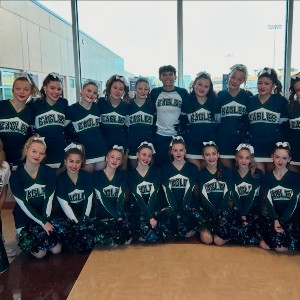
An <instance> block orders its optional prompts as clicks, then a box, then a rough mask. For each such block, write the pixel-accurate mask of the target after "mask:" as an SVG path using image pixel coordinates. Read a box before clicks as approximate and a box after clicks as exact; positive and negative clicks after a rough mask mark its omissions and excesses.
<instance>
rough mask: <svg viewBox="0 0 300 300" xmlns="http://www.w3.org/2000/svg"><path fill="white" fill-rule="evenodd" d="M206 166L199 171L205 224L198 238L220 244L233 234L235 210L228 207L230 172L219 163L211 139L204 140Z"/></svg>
mask: <svg viewBox="0 0 300 300" xmlns="http://www.w3.org/2000/svg"><path fill="white" fill-rule="evenodd" d="M203 144H204V147H203V159H204V161H205V163H206V167H205V168H204V169H202V170H201V171H200V172H199V193H200V201H201V205H202V207H203V209H204V213H205V220H204V222H205V228H204V229H202V230H200V239H201V241H202V242H203V243H205V244H211V243H213V242H214V243H215V244H217V245H219V246H220V245H223V244H225V243H226V242H227V241H228V240H230V239H232V238H233V235H232V230H234V228H235V225H236V224H234V223H235V221H236V220H237V214H236V215H235V214H234V212H235V211H234V210H232V209H230V196H231V191H232V183H233V181H232V172H231V170H230V169H228V168H226V167H223V166H222V165H221V163H220V154H219V151H218V148H217V146H216V144H215V143H214V142H213V141H209V142H204V143H203Z"/></svg>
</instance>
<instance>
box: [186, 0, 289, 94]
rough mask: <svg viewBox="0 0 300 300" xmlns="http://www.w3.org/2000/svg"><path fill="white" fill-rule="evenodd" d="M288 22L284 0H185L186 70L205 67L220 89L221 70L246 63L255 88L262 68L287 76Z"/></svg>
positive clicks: (193, 74)
mask: <svg viewBox="0 0 300 300" xmlns="http://www.w3.org/2000/svg"><path fill="white" fill-rule="evenodd" d="M284 24H285V1H183V30H184V31H183V37H184V42H183V47H184V53H183V58H184V65H183V69H184V70H183V71H184V74H190V75H191V76H192V77H193V78H194V77H195V76H196V74H197V73H198V72H199V71H207V72H208V73H210V74H211V75H212V78H213V79H214V83H215V84H214V87H215V89H216V90H220V89H222V88H223V84H222V83H223V82H224V80H223V75H224V74H227V73H228V72H229V68H230V67H231V66H233V65H234V64H236V63H242V64H245V65H246V66H247V67H248V69H249V78H248V83H247V86H248V88H249V89H250V90H252V92H254V93H255V92H256V79H257V76H256V75H257V72H258V71H259V70H261V69H262V68H264V67H272V68H275V69H276V70H277V71H278V73H279V75H280V76H281V78H283V74H282V69H283V67H284V34H285V30H284Z"/></svg>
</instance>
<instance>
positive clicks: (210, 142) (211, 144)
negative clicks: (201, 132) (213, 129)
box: [203, 141, 218, 148]
mask: <svg viewBox="0 0 300 300" xmlns="http://www.w3.org/2000/svg"><path fill="white" fill-rule="evenodd" d="M203 145H204V146H207V145H209V146H215V147H217V145H216V143H215V142H214V141H209V142H203ZM217 148H218V147H217Z"/></svg>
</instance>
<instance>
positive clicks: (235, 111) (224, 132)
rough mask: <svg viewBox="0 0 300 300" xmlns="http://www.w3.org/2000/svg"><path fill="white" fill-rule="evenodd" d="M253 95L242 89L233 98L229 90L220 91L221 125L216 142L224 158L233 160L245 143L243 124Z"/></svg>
mask: <svg viewBox="0 0 300 300" xmlns="http://www.w3.org/2000/svg"><path fill="white" fill-rule="evenodd" d="M250 96H252V93H251V92H249V91H246V90H243V89H241V90H240V92H239V93H238V94H237V95H236V96H235V97H232V96H231V95H230V93H229V92H228V91H227V90H223V91H220V92H219V93H218V98H219V102H220V125H219V128H218V136H217V140H216V141H215V142H216V143H217V145H218V148H219V152H220V155H221V157H222V158H227V159H233V158H234V155H235V149H236V147H237V146H238V145H239V144H240V143H241V142H243V138H242V132H241V122H242V119H243V118H247V110H246V102H247V99H248V98H249V97H250Z"/></svg>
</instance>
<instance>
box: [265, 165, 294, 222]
mask: <svg viewBox="0 0 300 300" xmlns="http://www.w3.org/2000/svg"><path fill="white" fill-rule="evenodd" d="M299 182H300V176H299V174H298V173H296V172H293V171H290V170H288V171H287V172H286V173H285V175H284V176H283V177H282V179H280V180H277V179H276V178H275V176H274V174H273V172H272V173H269V174H266V175H265V176H264V181H263V186H264V193H265V197H266V199H267V201H266V204H267V209H268V213H269V216H270V218H271V219H272V220H276V219H278V217H280V218H281V219H282V220H284V221H288V220H289V219H290V218H291V217H292V215H293V213H294V212H295V210H296V208H297V204H298V200H299V187H298V185H299Z"/></svg>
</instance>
